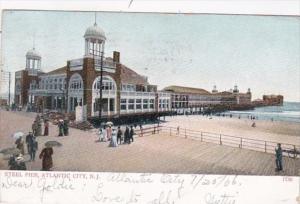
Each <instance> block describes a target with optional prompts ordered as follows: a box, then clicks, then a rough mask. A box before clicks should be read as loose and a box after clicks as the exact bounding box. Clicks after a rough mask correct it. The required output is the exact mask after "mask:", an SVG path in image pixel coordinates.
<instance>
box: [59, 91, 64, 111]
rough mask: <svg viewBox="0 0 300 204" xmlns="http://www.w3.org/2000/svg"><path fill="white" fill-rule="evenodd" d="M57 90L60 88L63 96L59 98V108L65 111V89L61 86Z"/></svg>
mask: <svg viewBox="0 0 300 204" xmlns="http://www.w3.org/2000/svg"><path fill="white" fill-rule="evenodd" d="M59 90H61V91H62V94H63V96H62V98H61V103H62V104H61V109H62V112H63V113H65V101H66V92H65V90H64V89H63V88H60V89H59Z"/></svg>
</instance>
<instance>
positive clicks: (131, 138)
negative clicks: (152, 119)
mask: <svg viewBox="0 0 300 204" xmlns="http://www.w3.org/2000/svg"><path fill="white" fill-rule="evenodd" d="M133 135H134V130H133V127H132V126H131V127H130V133H129V140H130V142H133Z"/></svg>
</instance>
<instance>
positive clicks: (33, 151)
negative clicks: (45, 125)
mask: <svg viewBox="0 0 300 204" xmlns="http://www.w3.org/2000/svg"><path fill="white" fill-rule="evenodd" d="M37 149H38V142H37V141H36V137H34V136H33V137H32V143H31V145H30V160H31V161H34V160H35V154H36V151H37Z"/></svg>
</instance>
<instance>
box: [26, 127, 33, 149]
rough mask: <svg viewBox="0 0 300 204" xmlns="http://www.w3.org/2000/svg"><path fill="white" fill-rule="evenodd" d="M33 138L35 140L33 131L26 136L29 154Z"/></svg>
mask: <svg viewBox="0 0 300 204" xmlns="http://www.w3.org/2000/svg"><path fill="white" fill-rule="evenodd" d="M32 140H33V134H32V132H29V133H28V135H26V137H25V142H26V144H27V152H28V154H30V145H31V144H32Z"/></svg>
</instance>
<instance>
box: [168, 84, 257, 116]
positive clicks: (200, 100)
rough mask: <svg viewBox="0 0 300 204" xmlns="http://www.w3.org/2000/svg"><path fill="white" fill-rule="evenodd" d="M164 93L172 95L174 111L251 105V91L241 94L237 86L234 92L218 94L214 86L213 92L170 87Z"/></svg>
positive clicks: (195, 110)
mask: <svg viewBox="0 0 300 204" xmlns="http://www.w3.org/2000/svg"><path fill="white" fill-rule="evenodd" d="M163 91H166V92H169V93H171V101H172V110H175V111H177V112H180V113H183V112H185V111H189V112H198V111H200V110H201V108H203V107H207V106H214V105H250V104H251V91H250V89H248V91H247V93H239V90H238V89H237V86H235V88H234V89H233V91H231V92H230V91H223V92H218V91H217V89H216V86H214V88H213V90H212V92H209V91H207V90H205V89H201V88H192V87H183V86H168V87H165V88H164V89H163Z"/></svg>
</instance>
